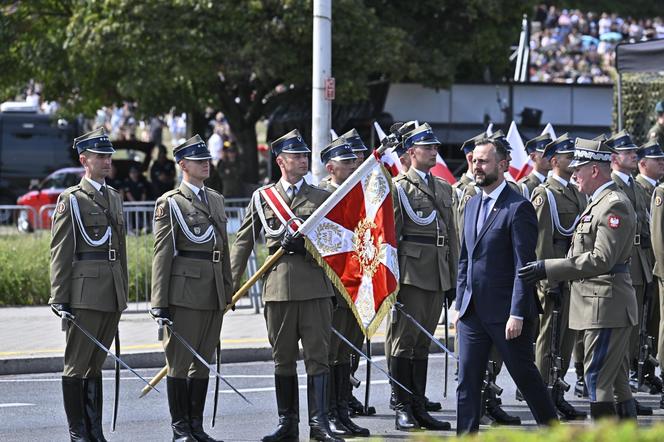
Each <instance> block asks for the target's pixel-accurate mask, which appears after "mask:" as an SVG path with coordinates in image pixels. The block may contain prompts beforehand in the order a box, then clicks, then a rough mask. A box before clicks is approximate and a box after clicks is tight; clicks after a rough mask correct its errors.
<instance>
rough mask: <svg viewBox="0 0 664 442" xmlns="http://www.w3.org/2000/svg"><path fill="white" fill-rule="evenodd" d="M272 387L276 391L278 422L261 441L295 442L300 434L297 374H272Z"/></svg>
mask: <svg viewBox="0 0 664 442" xmlns="http://www.w3.org/2000/svg"><path fill="white" fill-rule="evenodd" d="M274 389H275V391H276V393H277V412H278V413H279V424H278V425H277V429H276V430H275V432H274V433H272V434H268V435H267V436H265V437H264V438H263V439H262V441H263V442H280V441H285V442H297V441H298V437H299V435H300V431H299V428H298V424H299V423H300V394H299V391H298V388H297V376H296V375H292V376H282V375H278V374H275V375H274Z"/></svg>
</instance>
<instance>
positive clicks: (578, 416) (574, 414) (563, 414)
mask: <svg viewBox="0 0 664 442" xmlns="http://www.w3.org/2000/svg"><path fill="white" fill-rule="evenodd" d="M552 396H553V397H552V398H551V399H552V400H553V404H554V405H555V406H556V410H557V411H558V416H559V417H560V418H561V419H563V420H566V421H573V420H583V419H585V418H587V417H588V414H586V413H585V412H584V411H581V410H577V409H576V408H574V406H573V405H572V404H570V403H569V402H567V401H566V400H565V393H564V392H563V391H562V390H561V389H560V388H554V390H553V394H552Z"/></svg>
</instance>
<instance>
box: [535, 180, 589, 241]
mask: <svg viewBox="0 0 664 442" xmlns="http://www.w3.org/2000/svg"><path fill="white" fill-rule="evenodd" d="M544 190H545V191H546V198H547V199H548V200H549V213H550V214H551V223H552V224H553V226H554V227H555V228H556V230H557V231H558V233H560V234H561V235H563V236H572V234H573V233H574V230H575V229H576V225H577V224H578V223H579V220H580V219H581V215H579V214H577V215H576V218H575V219H574V222H573V223H572V225H571V226H570V227H569V228H567V229H566V228H564V227H563V226H561V225H560V217H559V216H558V205H557V204H556V198H555V197H554V196H553V192H551V191H550V190H549V189H548V188H547V187H544Z"/></svg>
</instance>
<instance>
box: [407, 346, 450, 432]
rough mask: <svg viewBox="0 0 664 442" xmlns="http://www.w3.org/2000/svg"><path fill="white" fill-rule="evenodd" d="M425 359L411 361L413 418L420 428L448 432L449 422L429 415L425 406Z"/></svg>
mask: <svg viewBox="0 0 664 442" xmlns="http://www.w3.org/2000/svg"><path fill="white" fill-rule="evenodd" d="M428 364H429V361H428V360H427V359H413V361H412V366H413V368H412V380H411V385H412V386H413V388H412V391H413V401H412V404H413V405H412V407H413V416H415V420H416V421H417V423H418V424H419V425H420V427H422V428H426V429H427V430H436V431H449V430H451V429H452V425H451V424H450V423H449V422H446V421H441V420H438V419H436V418H434V417H433V416H431V415H430V414H429V412H428V411H427V409H426V405H425V396H424V392H425V391H426V386H427V365H428Z"/></svg>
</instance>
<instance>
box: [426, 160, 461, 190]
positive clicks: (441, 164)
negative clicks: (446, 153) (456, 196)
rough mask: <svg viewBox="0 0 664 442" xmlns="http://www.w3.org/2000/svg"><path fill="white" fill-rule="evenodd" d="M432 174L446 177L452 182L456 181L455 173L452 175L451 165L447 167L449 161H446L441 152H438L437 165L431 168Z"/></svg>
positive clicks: (445, 178) (446, 179)
mask: <svg viewBox="0 0 664 442" xmlns="http://www.w3.org/2000/svg"><path fill="white" fill-rule="evenodd" d="M431 174H432V175H434V176H437V177H438V178H442V179H444V180H445V181H447V182H448V183H450V184H454V183H456V178H454V175H452V172H451V171H450V169H449V167H447V163H445V160H444V159H443V157H441V156H440V154H436V165H435V166H433V167H432V168H431Z"/></svg>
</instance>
